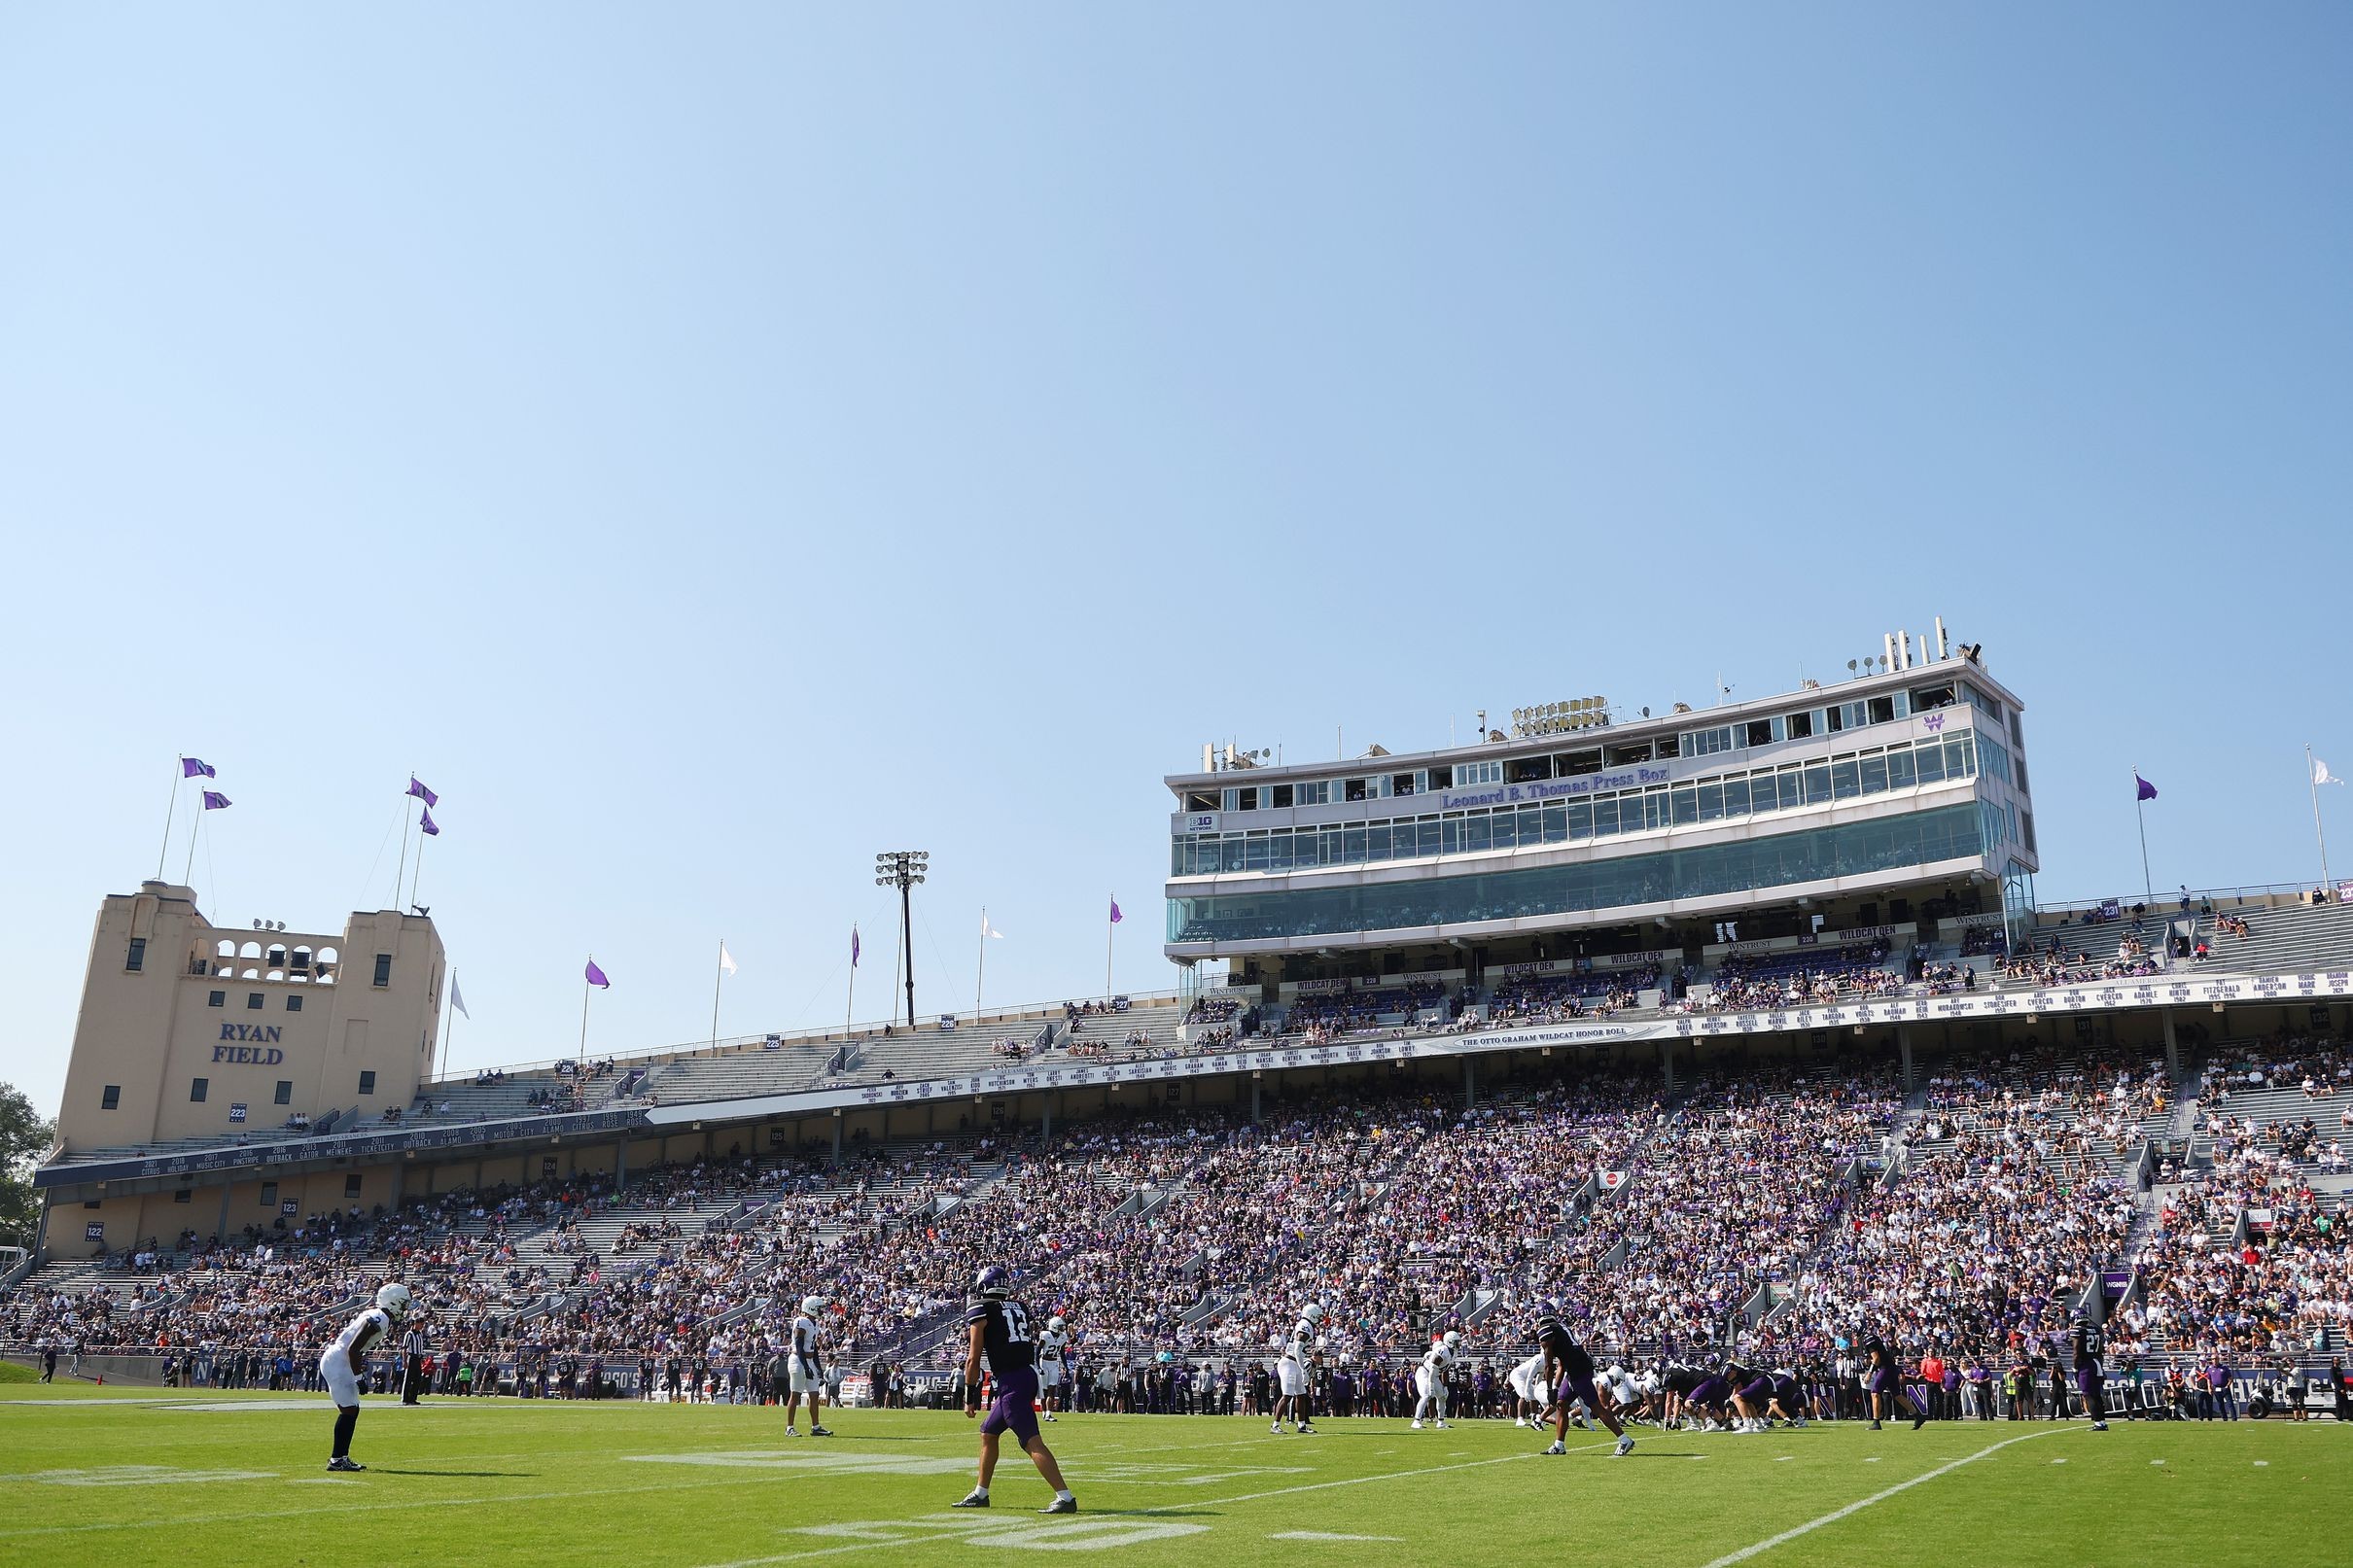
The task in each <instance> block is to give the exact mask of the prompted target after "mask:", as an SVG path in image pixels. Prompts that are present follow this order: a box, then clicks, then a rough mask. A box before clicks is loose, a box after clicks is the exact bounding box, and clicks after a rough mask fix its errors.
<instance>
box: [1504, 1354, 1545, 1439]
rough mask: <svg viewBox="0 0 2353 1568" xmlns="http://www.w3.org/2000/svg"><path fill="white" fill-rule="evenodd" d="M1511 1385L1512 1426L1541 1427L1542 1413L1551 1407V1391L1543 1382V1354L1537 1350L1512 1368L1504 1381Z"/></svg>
mask: <svg viewBox="0 0 2353 1568" xmlns="http://www.w3.org/2000/svg"><path fill="white" fill-rule="evenodd" d="M1506 1381H1508V1382H1509V1383H1510V1384H1511V1391H1512V1399H1513V1401H1514V1404H1513V1408H1512V1425H1514V1426H1541V1425H1543V1424H1544V1412H1545V1411H1546V1410H1548V1409H1549V1408H1550V1407H1551V1405H1552V1390H1551V1387H1550V1385H1548V1384H1547V1383H1546V1382H1545V1381H1544V1352H1543V1351H1541V1350H1539V1351H1537V1352H1536V1353H1535V1354H1534V1355H1532V1356H1529V1357H1528V1359H1527V1360H1526V1361H1523V1362H1521V1363H1520V1364H1519V1365H1518V1366H1516V1367H1514V1368H1512V1370H1511V1376H1509V1377H1508V1378H1507V1379H1506Z"/></svg>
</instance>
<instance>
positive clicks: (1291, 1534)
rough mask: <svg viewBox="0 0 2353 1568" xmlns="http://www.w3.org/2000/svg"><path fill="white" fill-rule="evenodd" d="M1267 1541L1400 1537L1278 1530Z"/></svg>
mask: <svg viewBox="0 0 2353 1568" xmlns="http://www.w3.org/2000/svg"><path fill="white" fill-rule="evenodd" d="M1267 1539H1268V1540H1269V1541H1396V1542H1402V1541H1404V1539H1405V1537H1403V1536H1401V1535H1337V1534H1335V1533H1333V1532H1332V1531H1330V1530H1278V1531H1277V1532H1275V1533H1274V1534H1273V1535H1270V1536H1268V1537H1267Z"/></svg>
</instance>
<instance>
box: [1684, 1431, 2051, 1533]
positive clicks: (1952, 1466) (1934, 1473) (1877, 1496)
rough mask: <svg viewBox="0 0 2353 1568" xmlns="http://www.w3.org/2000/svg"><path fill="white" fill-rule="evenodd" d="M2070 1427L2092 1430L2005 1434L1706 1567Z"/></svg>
mask: <svg viewBox="0 0 2353 1568" xmlns="http://www.w3.org/2000/svg"><path fill="white" fill-rule="evenodd" d="M2070 1430H2076V1431H2090V1428H2089V1427H2081V1428H2069V1427H2063V1426H2062V1427H2054V1428H2052V1429H2051V1430H2049V1431H2044V1432H2029V1433H2027V1434H2026V1435H2025V1436H2024V1437H2018V1438H2006V1439H2004V1440H2003V1441H2002V1442H2000V1443H1996V1444H1994V1445H1992V1446H1990V1447H1984V1448H1980V1449H1978V1451H1977V1452H1975V1453H1973V1454H1970V1455H1969V1456H1968V1457H1966V1458H1963V1459H1955V1460H1953V1461H1952V1462H1951V1463H1949V1464H1943V1465H1939V1466H1937V1467H1936V1468H1935V1469H1934V1470H1930V1471H1924V1472H1922V1473H1921V1474H1919V1475H1917V1476H1914V1477H1913V1478H1912V1479H1911V1480H1910V1481H1897V1482H1896V1483H1895V1484H1894V1485H1893V1486H1890V1487H1888V1488H1887V1489H1886V1490H1884V1491H1878V1492H1873V1493H1872V1494H1871V1495H1870V1496H1869V1497H1864V1498H1859V1499H1857V1500H1856V1501H1854V1502H1851V1503H1849V1504H1847V1505H1846V1506H1845V1507H1844V1508H1840V1509H1833V1510H1832V1511H1831V1512H1829V1513H1827V1514H1825V1515H1823V1516H1821V1517H1820V1518H1818V1519H1808V1520H1807V1521H1806V1522H1805V1523H1804V1524H1800V1525H1797V1526H1795V1527H1794V1528H1791V1529H1787V1530H1783V1531H1782V1532H1781V1533H1780V1534H1779V1535H1775V1536H1768V1537H1766V1538H1765V1539H1764V1540H1762V1541H1759V1542H1758V1543H1757V1544H1756V1545H1754V1546H1749V1547H1742V1548H1741V1549H1740V1550H1739V1551H1733V1552H1727V1553H1726V1554H1725V1555H1723V1556H1721V1557H1718V1558H1717V1559H1716V1560H1715V1561H1713V1562H1711V1563H1709V1564H1707V1568H1732V1565H1733V1564H1734V1563H1737V1562H1746V1561H1747V1560H1748V1559H1749V1558H1751V1557H1753V1556H1755V1555H1756V1554H1757V1553H1758V1552H1760V1551H1772V1550H1773V1549H1774V1548H1775V1547H1777V1546H1781V1545H1783V1544H1785V1543H1787V1542H1791V1541H1795V1540H1796V1539H1797V1538H1798V1537H1799V1536H1802V1535H1807V1534H1810V1533H1811V1532H1813V1531H1815V1530H1818V1529H1820V1528H1821V1527H1822V1526H1823V1525H1825V1524H1836V1523H1837V1522H1838V1521H1839V1520H1841V1519H1843V1518H1844V1517H1846V1516H1848V1515H1849V1514H1860V1513H1861V1512H1862V1511H1863V1510H1865V1509H1867V1508H1869V1507H1871V1506H1872V1505H1873V1504H1875V1503H1884V1502H1885V1501H1887V1499H1889V1498H1890V1497H1893V1496H1894V1495H1895V1494H1896V1493H1898V1492H1908V1491H1910V1490H1912V1488H1913V1487H1914V1486H1917V1485H1919V1484H1920V1483H1921V1482H1923V1481H1934V1480H1936V1479H1937V1478H1938V1477H1939V1476H1944V1475H1949V1474H1950V1473H1952V1472H1953V1471H1955V1470H1958V1469H1960V1468H1961V1467H1962V1466H1963V1465H1969V1464H1975V1463H1976V1462H1977V1461H1979V1460H1980V1459H1983V1458H1984V1457H1985V1456H1986V1455H1987V1454H1989V1453H1998V1452H2000V1451H2001V1450H2002V1449H2004V1448H2007V1447H2009V1446H2011V1445H2012V1444H2014V1443H2032V1442H2033V1441H2034V1440H2035V1439H2036V1438H2054V1437H2059V1436H2061V1435H2063V1434H2065V1433H2066V1432H2068V1431H2070Z"/></svg>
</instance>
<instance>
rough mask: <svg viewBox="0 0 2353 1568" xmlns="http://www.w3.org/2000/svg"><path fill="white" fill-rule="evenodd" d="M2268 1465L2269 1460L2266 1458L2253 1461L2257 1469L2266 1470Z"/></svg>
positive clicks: (2269, 1463)
mask: <svg viewBox="0 0 2353 1568" xmlns="http://www.w3.org/2000/svg"><path fill="white" fill-rule="evenodd" d="M2270 1466H2271V1461H2270V1460H2268V1459H2258V1460H2256V1461H2255V1468H2256V1469H2258V1470H2267V1469H2269V1468H2270Z"/></svg>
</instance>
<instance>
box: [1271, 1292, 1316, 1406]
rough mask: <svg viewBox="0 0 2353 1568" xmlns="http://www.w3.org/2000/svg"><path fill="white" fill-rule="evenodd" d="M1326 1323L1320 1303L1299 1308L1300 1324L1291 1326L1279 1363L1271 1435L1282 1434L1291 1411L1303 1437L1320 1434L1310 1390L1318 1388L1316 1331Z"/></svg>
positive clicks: (1276, 1368)
mask: <svg viewBox="0 0 2353 1568" xmlns="http://www.w3.org/2000/svg"><path fill="white" fill-rule="evenodd" d="M1322 1323H1323V1307H1322V1306H1321V1305H1320V1304H1319V1303H1317V1302H1310V1303H1308V1304H1307V1305H1306V1306H1305V1307H1301V1308H1300V1309H1299V1321H1298V1322H1297V1323H1295V1324H1293V1325H1292V1327H1291V1338H1290V1342H1289V1343H1287V1344H1285V1345H1284V1346H1283V1347H1282V1358H1281V1359H1280V1360H1278V1361H1277V1362H1276V1363H1275V1376H1276V1379H1277V1391H1276V1399H1275V1424H1274V1425H1273V1426H1271V1427H1269V1428H1267V1430H1268V1431H1270V1432H1274V1433H1276V1434H1278V1435H1280V1434H1281V1433H1282V1416H1283V1412H1284V1411H1286V1410H1287V1411H1289V1412H1290V1417H1291V1419H1292V1420H1294V1421H1296V1422H1298V1423H1299V1435H1300V1436H1301V1437H1303V1438H1306V1437H1314V1436H1315V1435H1316V1427H1315V1413H1314V1411H1313V1410H1312V1409H1311V1408H1310V1403H1311V1402H1310V1399H1309V1391H1310V1390H1311V1389H1312V1388H1313V1387H1314V1382H1313V1377H1314V1372H1313V1368H1314V1365H1315V1359H1316V1331H1317V1328H1319V1327H1321V1326H1322Z"/></svg>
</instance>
